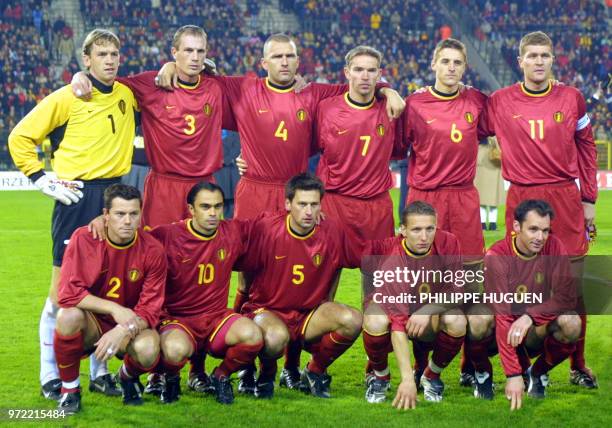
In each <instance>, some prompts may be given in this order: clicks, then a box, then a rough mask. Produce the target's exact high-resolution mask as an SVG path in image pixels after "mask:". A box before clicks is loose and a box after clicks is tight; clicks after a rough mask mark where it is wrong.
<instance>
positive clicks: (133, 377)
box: [54, 184, 166, 414]
mask: <svg viewBox="0 0 612 428" xmlns="http://www.w3.org/2000/svg"><path fill="white" fill-rule="evenodd" d="M104 206H105V208H104V220H105V223H106V225H107V230H106V236H107V238H106V240H103V241H99V240H97V239H94V238H93V237H92V236H91V235H90V233H89V232H88V231H87V227H86V226H85V227H81V228H79V229H77V230H76V231H75V232H74V234H73V235H72V237H71V238H70V243H69V244H68V248H67V250H66V255H65V258H64V263H63V264H62V270H61V276H60V278H61V279H60V286H59V304H60V307H61V309H60V311H59V313H58V317H57V325H56V329H55V338H54V339H55V340H54V349H55V354H56V356H57V363H58V368H59V373H60V378H61V380H62V390H61V393H62V396H61V399H60V402H59V409H61V410H64V411H65V413H67V414H74V413H76V412H78V411H79V410H80V409H81V393H80V382H79V366H80V360H81V357H82V356H83V355H87V354H90V353H94V354H95V356H96V358H98V359H99V360H100V361H107V360H109V359H110V358H111V357H113V356H114V355H118V356H122V357H123V364H122V365H121V368H120V369H119V376H118V377H119V379H120V382H121V387H122V389H123V402H124V404H131V405H139V404H142V398H141V392H142V390H143V387H142V385H141V384H140V381H139V379H138V377H139V375H141V374H143V373H145V372H147V371H149V370H150V369H151V368H152V367H154V366H155V365H156V364H157V362H158V360H159V336H158V334H157V333H156V332H155V330H153V329H151V327H152V326H155V325H156V324H157V322H158V317H159V313H160V310H161V306H162V302H163V296H164V287H165V282H166V257H165V255H164V252H163V248H162V246H161V245H160V244H159V243H158V242H157V241H156V240H155V239H154V238H153V237H151V236H149V235H148V234H144V233H138V231H137V229H138V226H139V224H140V214H141V197H140V192H138V190H137V189H136V188H134V187H132V186H126V185H123V184H114V185H112V186H110V187H108V188H107V189H106V191H105V192H104Z"/></svg>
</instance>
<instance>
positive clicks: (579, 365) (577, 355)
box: [570, 297, 587, 370]
mask: <svg viewBox="0 0 612 428" xmlns="http://www.w3.org/2000/svg"><path fill="white" fill-rule="evenodd" d="M580 303H582V307H581V309H582V311H581V312H579V313H580V337H579V338H578V341H577V342H576V350H575V351H574V352H572V354H571V355H570V366H571V368H572V370H583V369H584V368H585V367H586V361H585V358H584V342H585V339H586V328H587V316H586V313H585V312H584V301H583V300H582V297H580V298H579V305H580Z"/></svg>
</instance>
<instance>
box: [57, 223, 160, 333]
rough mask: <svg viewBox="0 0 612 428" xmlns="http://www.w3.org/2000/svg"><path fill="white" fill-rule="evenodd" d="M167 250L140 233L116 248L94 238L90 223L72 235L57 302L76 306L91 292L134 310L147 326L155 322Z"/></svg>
mask: <svg viewBox="0 0 612 428" xmlns="http://www.w3.org/2000/svg"><path fill="white" fill-rule="evenodd" d="M166 269H167V263H166V257H165V255H164V249H163V248H162V246H161V245H160V244H159V242H157V241H156V240H155V239H154V238H153V237H151V236H149V235H148V234H147V233H145V232H142V231H138V232H137V235H136V238H135V239H134V241H132V243H131V244H128V245H126V246H117V245H114V244H112V243H111V242H110V241H108V240H106V241H98V240H97V239H93V238H92V236H91V233H89V231H88V230H87V227H86V226H83V227H80V228H78V229H77V230H75V232H74V233H73V234H72V237H71V238H70V243H69V244H68V247H67V248H66V254H65V255H64V262H63V263H62V271H61V275H60V283H59V294H58V298H59V304H60V306H61V307H63V308H70V307H75V306H76V305H78V304H79V302H80V301H81V300H83V298H84V297H85V296H87V295H88V294H90V295H92V296H96V297H99V298H101V299H106V300H110V301H112V302H115V303H117V304H119V305H121V306H124V307H126V308H130V309H133V310H134V312H135V313H136V314H137V315H138V316H139V317H141V318H142V319H144V320H145V321H146V322H147V324H148V325H149V327H152V328H154V327H155V326H156V325H157V322H158V317H159V313H160V310H161V307H162V303H163V301H164V287H165V283H166Z"/></svg>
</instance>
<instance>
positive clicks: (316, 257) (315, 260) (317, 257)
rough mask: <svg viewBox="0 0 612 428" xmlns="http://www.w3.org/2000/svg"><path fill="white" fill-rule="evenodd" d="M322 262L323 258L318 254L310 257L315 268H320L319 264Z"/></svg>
mask: <svg viewBox="0 0 612 428" xmlns="http://www.w3.org/2000/svg"><path fill="white" fill-rule="evenodd" d="M322 261H323V257H322V256H321V254H320V253H317V254H315V255H314V256H313V257H312V262H313V263H314V265H315V266H317V267H318V266H321V262H322Z"/></svg>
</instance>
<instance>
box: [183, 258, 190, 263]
mask: <svg viewBox="0 0 612 428" xmlns="http://www.w3.org/2000/svg"><path fill="white" fill-rule="evenodd" d="M190 261H191V259H183V260H181V263H187V262H190Z"/></svg>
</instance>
